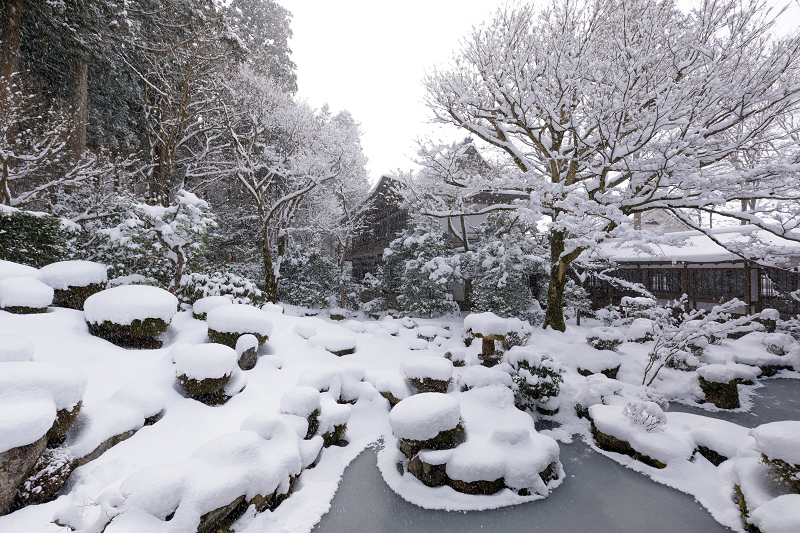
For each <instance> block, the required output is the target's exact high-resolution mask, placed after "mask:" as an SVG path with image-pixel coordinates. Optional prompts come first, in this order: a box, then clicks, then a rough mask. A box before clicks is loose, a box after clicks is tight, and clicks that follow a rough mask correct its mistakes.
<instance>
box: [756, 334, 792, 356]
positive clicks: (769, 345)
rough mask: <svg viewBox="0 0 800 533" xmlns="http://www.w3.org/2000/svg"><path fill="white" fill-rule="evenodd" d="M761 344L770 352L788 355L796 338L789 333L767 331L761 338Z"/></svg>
mask: <svg viewBox="0 0 800 533" xmlns="http://www.w3.org/2000/svg"><path fill="white" fill-rule="evenodd" d="M761 344H763V345H764V347H765V348H766V349H767V351H768V352H770V353H774V354H775V355H786V354H787V353H789V351H790V350H791V349H792V348H793V347H794V346H795V340H794V337H792V336H791V335H789V334H788V333H767V334H766V335H764V337H763V338H762V339H761Z"/></svg>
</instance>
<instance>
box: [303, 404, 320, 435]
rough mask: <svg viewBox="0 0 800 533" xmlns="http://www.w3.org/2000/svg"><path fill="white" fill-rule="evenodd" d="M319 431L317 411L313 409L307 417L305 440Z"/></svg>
mask: <svg viewBox="0 0 800 533" xmlns="http://www.w3.org/2000/svg"><path fill="white" fill-rule="evenodd" d="M318 429H319V409H314V410H313V411H311V414H310V415H308V431H306V436H305V439H306V440H308V439H310V438H311V437H313V436H314V435H316V434H317V430H318Z"/></svg>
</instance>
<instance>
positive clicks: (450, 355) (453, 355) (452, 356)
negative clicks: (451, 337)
mask: <svg viewBox="0 0 800 533" xmlns="http://www.w3.org/2000/svg"><path fill="white" fill-rule="evenodd" d="M444 358H445V359H449V360H450V361H451V362H452V363H453V366H454V367H462V366H464V365H466V364H467V352H466V350H463V349H460V348H453V349H451V350H448V351H446V352H445V353H444Z"/></svg>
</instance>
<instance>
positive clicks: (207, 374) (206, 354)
mask: <svg viewBox="0 0 800 533" xmlns="http://www.w3.org/2000/svg"><path fill="white" fill-rule="evenodd" d="M238 359H239V357H238V356H237V355H236V350H234V349H233V348H230V347H228V346H225V345H223V344H214V343H208V344H196V345H194V346H189V347H187V348H184V349H182V350H180V351H179V352H177V353H176V354H175V355H174V360H175V373H176V374H177V375H178V376H186V377H187V378H191V379H196V380H203V379H209V378H211V379H216V378H221V377H223V376H230V375H231V374H233V369H234V368H235V367H236V366H237V365H236V362H237V361H238Z"/></svg>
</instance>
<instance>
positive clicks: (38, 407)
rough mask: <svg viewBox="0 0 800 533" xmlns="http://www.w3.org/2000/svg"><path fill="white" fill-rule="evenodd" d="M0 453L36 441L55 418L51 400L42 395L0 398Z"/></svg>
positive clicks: (54, 409)
mask: <svg viewBox="0 0 800 533" xmlns="http://www.w3.org/2000/svg"><path fill="white" fill-rule="evenodd" d="M0 409H2V413H3V416H2V417H0V454H2V453H4V452H6V451H8V450H10V449H12V448H16V447H18V446H25V445H27V444H31V443H32V442H36V441H37V440H39V439H40V438H42V436H43V435H44V434H45V433H47V431H48V430H49V429H50V426H52V425H53V422H54V421H55V419H56V408H55V406H54V405H53V402H52V401H51V400H49V399H47V398H44V397H33V398H19V399H12V400H10V399H7V398H4V399H2V400H0Z"/></svg>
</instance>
